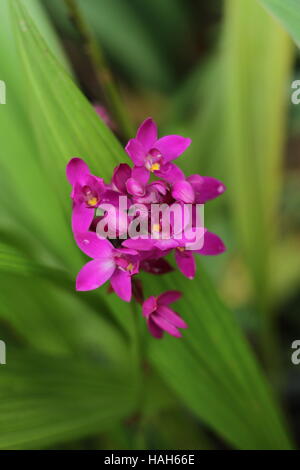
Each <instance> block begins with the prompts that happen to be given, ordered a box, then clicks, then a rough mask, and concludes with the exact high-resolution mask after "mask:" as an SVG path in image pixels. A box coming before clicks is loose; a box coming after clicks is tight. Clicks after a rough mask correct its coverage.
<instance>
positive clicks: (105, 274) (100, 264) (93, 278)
mask: <svg viewBox="0 0 300 470" xmlns="http://www.w3.org/2000/svg"><path fill="white" fill-rule="evenodd" d="M114 270H115V265H114V263H113V261H112V260H108V259H107V258H105V259H100V258H99V259H94V260H92V261H89V262H88V263H87V264H85V265H84V266H83V268H82V269H81V270H80V271H79V273H78V275H77V279H76V290H79V291H86V290H92V289H97V288H98V287H100V286H102V284H104V283H105V282H106V281H107V280H108V279H109V278H110V277H111V275H112V274H113V272H114Z"/></svg>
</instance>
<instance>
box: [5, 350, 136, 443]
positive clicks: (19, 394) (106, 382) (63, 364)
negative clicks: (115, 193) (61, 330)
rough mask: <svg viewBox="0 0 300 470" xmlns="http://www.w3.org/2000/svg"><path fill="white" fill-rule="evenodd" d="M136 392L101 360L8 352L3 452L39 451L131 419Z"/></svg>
mask: <svg viewBox="0 0 300 470" xmlns="http://www.w3.org/2000/svg"><path fill="white" fill-rule="evenodd" d="M135 400H136V398H135V388H134V384H133V382H131V383H130V381H129V376H128V377H127V378H125V377H124V375H122V372H121V371H117V373H116V371H108V370H105V368H104V367H101V366H100V365H99V364H98V363H97V362H94V363H92V362H91V361H89V362H86V361H84V360H82V359H81V358H77V359H76V361H74V360H70V359H69V358H57V357H51V356H46V355H43V354H40V353H39V354H37V353H30V352H28V351H26V350H23V351H22V350H20V351H11V350H10V349H8V351H7V364H6V365H5V366H1V371H0V429H1V431H0V449H38V448H45V447H48V446H50V445H53V444H57V443H60V442H61V441H65V440H72V439H77V438H82V437H86V436H89V435H91V434H93V433H97V432H100V431H103V430H105V429H108V428H110V427H111V426H112V424H113V423H114V422H118V421H120V420H121V419H124V418H126V417H127V416H128V415H130V413H131V412H132V410H133V408H134V405H135Z"/></svg>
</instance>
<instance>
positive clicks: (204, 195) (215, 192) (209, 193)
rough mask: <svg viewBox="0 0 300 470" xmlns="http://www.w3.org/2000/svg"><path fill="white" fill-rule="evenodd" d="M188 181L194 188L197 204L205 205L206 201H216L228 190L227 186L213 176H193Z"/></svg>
mask: <svg viewBox="0 0 300 470" xmlns="http://www.w3.org/2000/svg"><path fill="white" fill-rule="evenodd" d="M187 181H189V182H190V183H191V185H192V186H193V188H194V191H195V195H196V203H197V204H204V203H205V202H206V201H210V200H211V199H215V198H216V197H218V196H221V194H223V193H224V191H225V190H226V186H225V185H224V184H223V183H222V182H221V181H219V180H217V179H216V178H212V177H211V176H200V175H191V176H189V177H188V178H187Z"/></svg>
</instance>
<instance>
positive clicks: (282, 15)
mask: <svg viewBox="0 0 300 470" xmlns="http://www.w3.org/2000/svg"><path fill="white" fill-rule="evenodd" d="M259 1H260V2H261V3H262V4H263V5H264V6H265V7H266V8H267V10H268V11H269V12H270V13H272V14H273V15H274V16H276V18H278V19H279V21H280V22H281V23H282V25H283V26H284V28H285V29H286V30H287V31H288V32H289V33H290V34H291V35H292V37H293V38H294V40H295V42H296V43H297V45H298V46H300V28H299V25H300V4H299V2H298V0H284V1H282V0H259Z"/></svg>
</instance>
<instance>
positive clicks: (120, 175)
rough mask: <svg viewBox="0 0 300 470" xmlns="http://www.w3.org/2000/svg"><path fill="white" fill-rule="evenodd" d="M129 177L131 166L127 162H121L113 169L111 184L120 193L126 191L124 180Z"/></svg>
mask: <svg viewBox="0 0 300 470" xmlns="http://www.w3.org/2000/svg"><path fill="white" fill-rule="evenodd" d="M130 177H131V168H130V166H129V165H127V163H121V164H120V165H118V166H117V167H116V168H115V169H114V174H113V177H112V184H113V185H114V186H115V188H116V189H117V190H118V191H120V192H121V193H126V181H127V180H128V178H130Z"/></svg>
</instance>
